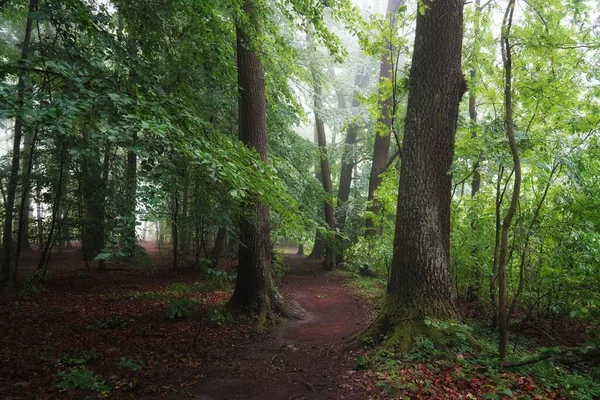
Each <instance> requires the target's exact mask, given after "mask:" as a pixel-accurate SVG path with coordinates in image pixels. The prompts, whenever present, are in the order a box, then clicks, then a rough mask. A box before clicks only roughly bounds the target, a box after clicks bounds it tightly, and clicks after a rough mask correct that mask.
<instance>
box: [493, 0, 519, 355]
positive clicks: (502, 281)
mask: <svg viewBox="0 0 600 400" xmlns="http://www.w3.org/2000/svg"><path fill="white" fill-rule="evenodd" d="M514 7H515V0H510V1H509V2H508V6H507V7H506V12H505V13H504V20H503V22H502V37H501V41H500V46H501V49H502V62H503V64H504V127H505V129H506V136H507V138H508V143H509V147H510V153H511V155H512V158H513V167H514V170H515V181H514V186H513V192H512V197H511V200H510V205H509V207H508V210H507V211H506V214H505V215H504V220H503V221H502V233H501V237H500V253H499V256H498V257H499V259H498V329H499V333H500V341H499V344H498V353H499V356H500V359H501V360H504V358H505V357H506V336H507V330H508V327H507V324H508V320H507V319H508V318H507V313H506V312H507V310H506V262H507V260H508V253H509V248H508V234H509V232H510V226H511V223H512V220H513V217H514V216H515V213H516V212H517V207H518V205H519V195H520V193H521V159H520V157H519V147H518V145H517V140H516V138H515V130H514V125H513V116H512V53H511V46H510V28H511V27H512V20H513V13H514Z"/></svg>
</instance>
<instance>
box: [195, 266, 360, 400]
mask: <svg viewBox="0 0 600 400" xmlns="http://www.w3.org/2000/svg"><path fill="white" fill-rule="evenodd" d="M286 262H287V264H288V265H289V267H290V269H291V271H290V272H289V273H288V275H287V276H286V278H285V280H284V285H283V288H282V290H283V293H284V296H285V297H286V299H287V301H288V304H290V306H292V307H293V308H294V309H295V312H297V313H298V314H299V315H301V317H302V319H300V320H291V321H290V322H288V323H287V324H286V325H285V326H283V327H282V328H280V329H279V330H277V331H275V332H273V333H271V334H266V335H263V336H261V341H254V342H249V343H243V344H242V345H241V348H239V349H232V350H231V351H230V352H228V354H227V355H226V356H225V357H223V358H222V359H221V360H219V361H217V362H215V363H214V364H213V365H211V366H209V368H207V370H206V372H204V373H203V374H202V375H201V376H200V377H199V379H198V383H197V384H196V385H194V386H193V387H190V388H188V394H189V395H190V396H192V397H195V398H200V399H203V400H221V399H261V400H268V399H273V400H275V399H276V400H285V399H293V400H300V399H361V400H364V399H368V398H369V394H368V393H367V392H365V391H363V390H360V389H358V388H357V387H356V385H352V384H351V383H352V381H353V380H352V375H353V372H352V371H351V370H352V362H353V358H354V357H353V356H352V354H348V353H347V352H343V351H342V348H343V346H344V342H345V341H346V340H347V339H348V338H350V337H352V336H353V335H354V334H356V333H357V332H359V331H361V330H362V329H364V328H365V325H366V323H367V322H368V320H369V309H368V307H367V306H366V305H365V304H364V302H363V301H362V300H361V299H360V298H359V297H358V296H357V295H356V294H355V293H354V292H353V290H352V289H351V288H349V287H348V286H345V285H344V281H343V278H341V277H338V276H335V275H331V274H327V273H324V272H322V271H321V266H320V264H319V262H316V261H314V260H308V259H305V258H304V257H297V256H291V257H288V258H287V260H286Z"/></svg>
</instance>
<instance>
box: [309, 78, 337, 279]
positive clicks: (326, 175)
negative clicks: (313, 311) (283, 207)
mask: <svg viewBox="0 0 600 400" xmlns="http://www.w3.org/2000/svg"><path fill="white" fill-rule="evenodd" d="M321 96H322V93H321V87H320V85H319V84H318V82H316V83H315V98H314V108H315V126H316V129H317V139H318V142H319V153H320V157H321V179H322V182H323V190H325V192H326V193H327V194H328V195H329V199H327V200H326V201H325V202H324V205H323V209H324V212H325V223H327V226H328V227H329V230H330V231H331V233H332V235H335V214H334V211H333V198H331V197H332V194H333V185H332V183H331V172H330V170H329V159H328V158H327V138H326V136H325V124H324V123H323V120H322V119H321V118H320V117H319V115H318V113H319V112H320V111H321V108H322V106H321ZM334 242H335V240H333V238H332V239H330V240H329V243H327V244H326V246H325V261H324V263H323V268H325V269H326V270H328V271H333V270H334V269H335V245H334Z"/></svg>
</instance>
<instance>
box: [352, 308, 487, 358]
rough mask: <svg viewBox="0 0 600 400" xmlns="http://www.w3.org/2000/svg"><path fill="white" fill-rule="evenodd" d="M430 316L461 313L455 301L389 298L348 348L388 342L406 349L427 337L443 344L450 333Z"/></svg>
mask: <svg viewBox="0 0 600 400" xmlns="http://www.w3.org/2000/svg"><path fill="white" fill-rule="evenodd" d="M417 304H419V305H417ZM428 318H429V319H435V320H457V319H458V313H457V311H456V309H455V307H454V305H453V304H452V303H447V302H436V301H428V302H419V303H417V302H410V303H409V302H406V301H401V300H400V299H399V298H397V297H391V298H388V300H387V301H386V303H385V305H384V306H383V308H382V310H381V312H380V313H379V316H378V317H377V319H375V321H373V323H372V324H371V326H369V328H367V329H366V330H365V331H364V332H363V333H361V334H360V335H358V336H356V337H355V338H353V339H352V340H351V341H350V342H349V343H348V346H347V347H348V348H356V347H361V346H370V345H386V346H394V347H396V348H398V349H399V350H400V351H403V352H406V351H408V350H410V348H411V347H412V346H413V344H414V342H415V340H416V338H418V337H426V338H427V339H429V340H431V342H433V343H434V345H436V346H442V345H443V343H444V336H445V335H446V332H444V331H443V330H442V329H440V328H439V327H437V326H433V325H431V324H426V323H425V320H426V319H428ZM473 343H475V341H474V339H473Z"/></svg>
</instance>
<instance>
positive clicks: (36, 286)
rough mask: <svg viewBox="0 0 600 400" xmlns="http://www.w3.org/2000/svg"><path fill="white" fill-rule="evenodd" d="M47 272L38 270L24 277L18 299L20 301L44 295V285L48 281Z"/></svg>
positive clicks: (45, 290)
mask: <svg viewBox="0 0 600 400" xmlns="http://www.w3.org/2000/svg"><path fill="white" fill-rule="evenodd" d="M48 275H49V272H48V270H47V269H40V270H38V271H35V272H32V273H30V274H27V275H26V276H25V281H24V284H23V288H22V289H21V291H20V292H19V297H21V298H22V299H30V298H32V297H35V296H38V295H40V294H42V293H46V292H47V291H48V289H47V288H46V283H47V281H48Z"/></svg>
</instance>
